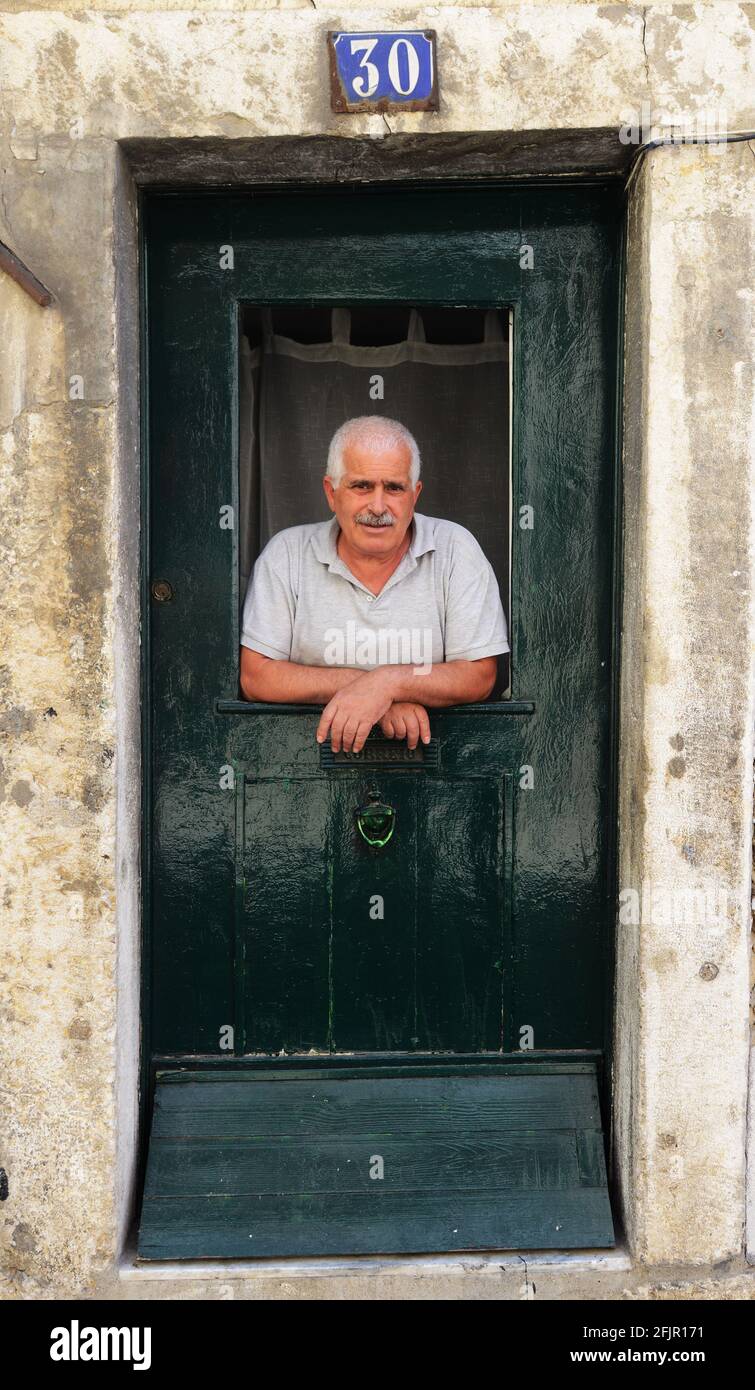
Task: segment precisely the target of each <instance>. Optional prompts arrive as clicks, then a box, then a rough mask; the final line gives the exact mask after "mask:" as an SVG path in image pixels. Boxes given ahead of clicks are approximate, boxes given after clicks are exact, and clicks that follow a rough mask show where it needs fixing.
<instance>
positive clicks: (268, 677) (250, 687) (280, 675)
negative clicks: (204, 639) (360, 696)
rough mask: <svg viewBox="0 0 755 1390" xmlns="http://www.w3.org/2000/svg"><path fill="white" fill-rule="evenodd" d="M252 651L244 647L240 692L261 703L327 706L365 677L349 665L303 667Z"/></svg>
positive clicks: (246, 697) (242, 651)
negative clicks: (350, 685)
mask: <svg viewBox="0 0 755 1390" xmlns="http://www.w3.org/2000/svg"><path fill="white" fill-rule="evenodd" d="M245 652H250V653H251V648H249V647H242V648H241V690H242V693H243V695H244V697H245V699H247V700H259V701H260V702H261V703H268V702H269V703H273V704H276V703H277V704H293V705H295V704H302V705H326V704H327V703H328V700H330V699H332V697H333V696H334V695H335V693H336V691H338V690H342V689H343V687H344V686H345V685H349V684H350V683H351V681H353V680H356V679H357V678H358V677H359V676H360V675H362V674H363V672H361V671H356V670H354V669H353V668H351V667H348V666H302V665H300V664H299V663H298V662H295V661H274V660H273V659H272V657H266V656H262V654H261V653H259V652H254V653H253V654H252V655H251V656H245V655H244V653H245Z"/></svg>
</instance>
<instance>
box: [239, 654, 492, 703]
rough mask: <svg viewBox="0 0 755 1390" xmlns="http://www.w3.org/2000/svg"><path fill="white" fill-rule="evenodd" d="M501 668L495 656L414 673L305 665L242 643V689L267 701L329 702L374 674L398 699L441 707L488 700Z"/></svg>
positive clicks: (382, 668) (399, 667) (396, 669)
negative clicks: (267, 654)
mask: <svg viewBox="0 0 755 1390" xmlns="http://www.w3.org/2000/svg"><path fill="white" fill-rule="evenodd" d="M496 671H497V662H496V658H495V657H494V656H485V657H481V658H479V659H478V660H476V661H467V660H460V661H444V662H439V663H437V664H436V665H434V666H429V667H426V668H423V669H422V670H421V672H420V674H419V675H414V674H413V668H412V666H411V665H409V664H406V665H401V664H399V665H395V666H378V667H376V668H375V669H374V670H373V671H359V670H355V669H354V668H353V667H348V666H302V665H300V664H299V663H298V662H295V661H285V660H275V659H274V658H272V657H269V656H264V655H263V654H262V652H257V651H254V650H253V649H252V648H251V647H246V646H243V647H242V648H241V690H242V693H243V695H244V698H245V699H247V700H259V701H260V702H263V703H268V702H269V703H276V702H277V703H283V704H287V703H290V704H313V705H326V704H327V703H328V701H329V700H331V699H332V698H333V696H334V695H335V694H336V693H337V692H338V691H339V690H342V689H343V688H344V686H346V685H350V684H351V683H352V681H355V680H363V679H365V680H367V679H370V678H372V679H373V680H375V679H377V680H380V681H385V682H386V684H388V685H389V687H390V694H391V699H393V700H414V701H416V702H417V703H418V704H421V705H426V706H430V707H438V708H441V707H443V706H444V705H456V704H465V703H469V702H471V701H475V700H486V699H487V697H488V696H489V694H490V692H491V691H492V689H493V686H494V685H495V679H496Z"/></svg>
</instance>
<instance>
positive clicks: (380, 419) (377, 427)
mask: <svg viewBox="0 0 755 1390" xmlns="http://www.w3.org/2000/svg"><path fill="white" fill-rule="evenodd" d="M352 442H354V443H359V444H368V445H370V446H371V447H372V448H374V449H390V448H395V446H396V445H397V444H405V445H406V447H407V449H408V450H409V458H410V463H409V478H410V480H411V484H412V487H416V485H417V483H418V482H419V471H420V466H421V460H420V456H419V449H418V447H417V441H416V439H415V438H414V435H413V434H411V433H410V432H409V430H408V429H407V428H406V425H401V424H399V422H398V420H389V419H388V418H387V417H386V416H385V415H355V416H354V418H353V419H352V420H347V421H346V423H345V424H344V425H341V427H340V429H337V430H336V432H335V434H334V435H333V438H332V439H331V441H330V448H329V449H328V466H327V469H326V474H327V476H328V477H329V478H330V481H331V482H332V484H333V486H334V487H338V485H339V483H340V482H341V479H342V477H343V474H344V466H343V453H344V449H345V448H346V445H347V444H350V443H352Z"/></svg>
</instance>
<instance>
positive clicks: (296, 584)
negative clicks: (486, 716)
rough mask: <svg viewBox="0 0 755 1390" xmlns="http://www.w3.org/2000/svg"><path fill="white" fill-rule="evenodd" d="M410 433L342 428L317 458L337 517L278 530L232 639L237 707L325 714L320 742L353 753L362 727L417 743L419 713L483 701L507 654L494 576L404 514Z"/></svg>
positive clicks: (467, 545)
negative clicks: (237, 663)
mask: <svg viewBox="0 0 755 1390" xmlns="http://www.w3.org/2000/svg"><path fill="white" fill-rule="evenodd" d="M419 472H420V457H419V450H418V448H417V444H416V441H415V439H414V437H413V436H412V435H411V434H410V433H409V431H408V430H407V429H406V428H405V427H404V426H403V425H401V424H399V423H398V422H397V421H396V420H389V419H385V418H384V417H381V416H375V415H366V416H360V417H358V418H356V419H353V420H347V422H346V424H345V425H342V426H341V428H340V429H339V430H337V431H336V433H335V435H334V436H333V439H332V440H331V444H330V449H329V452H328V463H327V472H326V476H325V478H324V479H323V486H324V488H325V495H326V497H327V499H328V504H329V506H330V509H331V511H332V512H334V513H335V516H334V517H333V519H332V520H331V521H322V522H315V523H312V524H308V525H305V526H290V527H288V528H287V529H286V530H284V531H279V532H278V534H277V535H276V536H273V538H272V540H270V541H269V542H268V544H267V545H266V546H265V549H264V550H263V551H262V554H261V555H260V557H259V559H258V560H257V563H256V564H255V567H254V572H253V574H252V576H251V578H250V580H249V586H248V588H247V592H246V597H245V600H244V614H243V623H242V632H241V689H242V692H243V694H244V696H245V697H246V699H247V700H260V701H291V702H296V703H298V702H303V703H306V704H313V705H324V706H325V708H324V710H323V713H322V718H321V719H320V723H319V725H318V728H317V740H318V742H319V743H322V741H323V740H324V739H325V738H327V736H328V734H329V735H330V740H331V746H332V748H333V750H334V751H335V752H338V751H340V750H341V749H342V748H343V749H344V750H346V751H349V752H354V753H358V752H359V751H360V750H361V749H362V748H363V747H364V743H365V740H366V738H367V735H368V734H369V732H370V730H371V729H372V728H373V726H374V725H376V724H379V725H380V728H381V729H382V731H383V733H384V734H385V735H386V736H387V737H388V738H401V739H403V738H405V739H406V740H407V744H408V746H409V747H410V748H416V746H417V743H418V741H419V739H420V738H421V739H422V740H423V742H425V743H426V742H428V741H429V738H430V721H429V719H428V715H427V709H428V707H441V706H444V705H456V704H464V703H467V702H469V701H473V700H485V699H486V698H487V697H488V695H489V694H490V692H491V690H492V689H493V685H494V683H495V678H496V665H497V663H496V657H497V656H498V655H499V653H501V652H507V651H508V650H509V644H508V640H507V632H506V620H505V618H504V615H503V609H502V607H501V600H500V596H499V593H498V585H497V583H496V579H495V575H494V574H493V570H492V568H491V566H490V564H489V563H488V561H487V559H486V558H485V555H484V554H483V552H482V550H481V549H480V546H479V545H478V544H477V541H476V540H475V539H474V536H472V535H471V533H470V532H469V531H467V530H466V529H465V528H464V527H463V526H459V525H457V524H456V522H453V521H441V520H437V519H435V518H433V517H429V516H421V515H420V514H419V513H415V511H414V508H415V505H416V502H417V498H418V497H419V494H420V492H421V490H422V483H421V482H420V481H419Z"/></svg>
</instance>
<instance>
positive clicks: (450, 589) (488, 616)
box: [445, 533, 511, 661]
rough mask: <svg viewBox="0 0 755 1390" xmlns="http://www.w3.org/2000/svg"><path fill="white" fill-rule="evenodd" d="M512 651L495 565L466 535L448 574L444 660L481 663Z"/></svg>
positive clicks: (457, 545) (458, 547) (459, 544)
mask: <svg viewBox="0 0 755 1390" xmlns="http://www.w3.org/2000/svg"><path fill="white" fill-rule="evenodd" d="M510 650H511V648H510V647H509V641H508V632H507V629H506V618H505V616H504V612H503V606H502V604H501V596H500V593H499V591H498V582H497V580H496V577H495V573H494V571H493V566H492V565H491V564H490V562H489V560H488V559H487V557H486V556H485V554H484V552H483V550H482V548H481V547H480V546H479V545H478V543H477V541H476V540H475V538H474V536H473V535H472V534H471V533H467V534H466V535H465V536H464V537H463V539H462V540H461V541H460V542H459V543H457V544H456V545H455V546H454V547H453V553H452V559H451V564H450V568H449V573H448V580H447V587H446V629H445V659H446V661H479V660H480V659H481V658H482V657H484V656H499V655H500V653H501V652H508V651H510Z"/></svg>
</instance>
